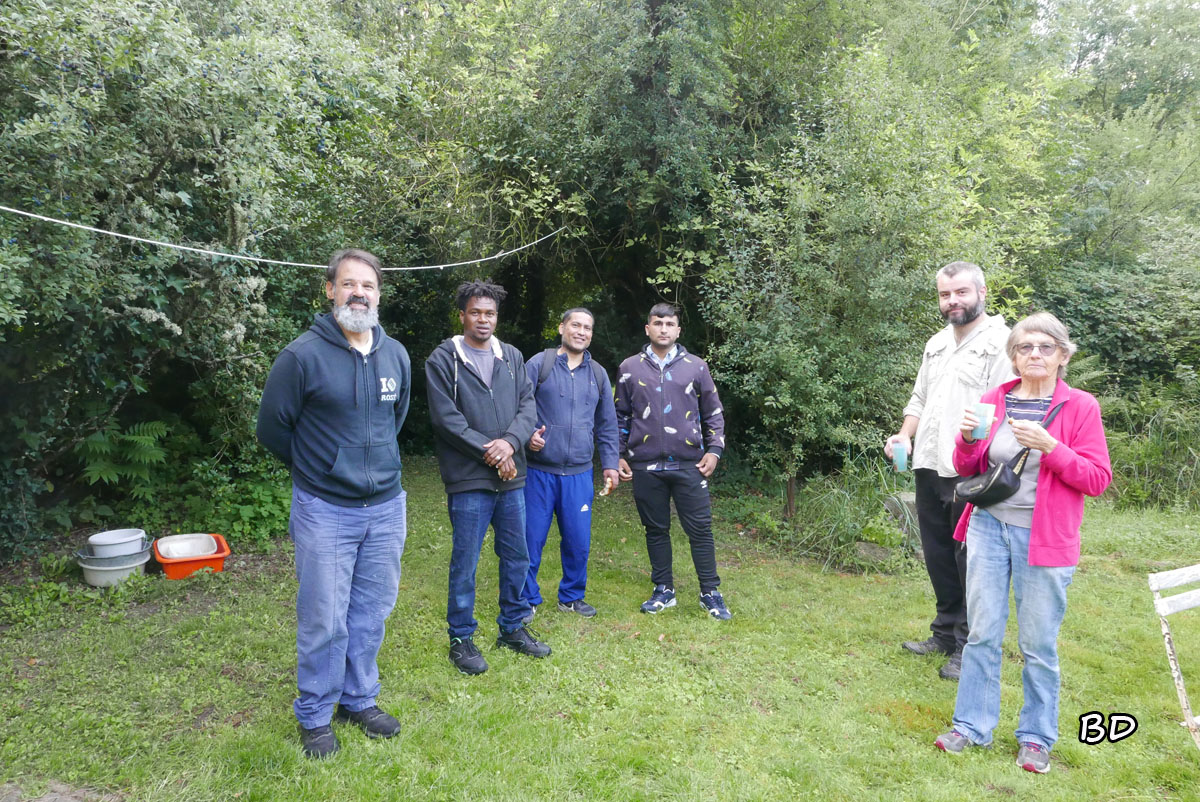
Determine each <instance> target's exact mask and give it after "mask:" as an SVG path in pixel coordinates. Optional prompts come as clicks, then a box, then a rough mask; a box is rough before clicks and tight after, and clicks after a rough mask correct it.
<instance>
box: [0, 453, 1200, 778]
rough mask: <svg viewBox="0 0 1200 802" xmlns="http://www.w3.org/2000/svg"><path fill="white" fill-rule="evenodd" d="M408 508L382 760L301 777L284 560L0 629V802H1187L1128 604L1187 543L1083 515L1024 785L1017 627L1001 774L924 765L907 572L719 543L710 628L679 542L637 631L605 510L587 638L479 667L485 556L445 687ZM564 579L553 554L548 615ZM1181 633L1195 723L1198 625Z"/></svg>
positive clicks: (1191, 621)
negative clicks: (671, 586) (1052, 695)
mask: <svg viewBox="0 0 1200 802" xmlns="http://www.w3.org/2000/svg"><path fill="white" fill-rule="evenodd" d="M406 486H407V487H408V490H409V538H408V544H407V547H406V549H405V554H404V563H403V565H404V576H403V578H402V580H401V584H400V600H399V602H398V604H397V607H396V611H395V612H394V613H393V615H392V617H391V619H390V622H389V629H388V634H387V639H386V641H385V642H384V646H383V651H382V653H381V655H380V664H381V669H382V673H383V683H384V690H383V694H382V696H381V698H380V704H381V706H383V707H384V708H386V709H388V710H389V711H391V712H393V713H394V714H396V715H397V717H398V718H400V720H401V722H402V723H403V724H404V731H403V732H402V733H401V735H400V736H398V737H396V738H394V739H392V740H389V741H384V742H375V741H368V740H367V739H366V738H365V737H363V735H362V734H361V733H360V732H358V731H357V730H354V729H351V728H348V727H340V728H339V729H338V736H339V738H340V739H341V741H342V751H341V752H340V753H339V754H338V755H337V756H336V757H335V758H333V759H332V760H328V761H324V762H314V761H309V760H306V759H305V758H304V757H302V756H301V753H300V748H299V742H298V738H297V734H296V726H295V720H294V719H293V717H292V713H291V700H292V698H293V695H294V691H295V688H294V684H295V679H294V676H295V651H294V649H295V639H294V638H295V622H294V608H293V603H294V592H295V584H294V579H293V576H292V573H291V559H290V545H289V544H288V543H287V541H286V539H283V540H280V541H279V548H278V551H277V552H276V553H274V554H269V555H238V554H236V553H235V554H234V556H233V557H232V558H230V560H229V561H228V562H227V565H226V571H225V573H223V574H215V575H209V576H199V577H195V578H192V579H189V580H185V581H178V582H169V581H167V580H165V579H163V578H162V577H161V575H156V576H150V577H145V578H144V579H142V580H140V581H136V582H134V583H132V584H131V585H130V586H129V587H128V588H125V589H123V590H121V591H119V592H118V593H116V594H113V593H107V594H100V593H97V594H94V595H95V596H96V597H97V598H91V597H90V596H86V595H85V592H84V591H82V590H76V589H72V590H70V592H69V593H66V594H63V593H61V592H60V593H59V597H58V598H53V593H52V592H50V591H46V592H45V593H42V594H41V595H30V596H28V597H26V598H25V600H24V601H20V602H19V603H14V604H16V606H13V605H10V608H9V609H10V610H16V611H17V612H21V611H24V613H25V615H24V621H25V623H20V624H18V625H16V626H11V627H8V628H4V627H3V625H2V624H0V630H2V631H0V656H2V659H0V799H7V798H8V797H7V796H6V793H7V794H9V795H10V796H13V797H14V798H18V799H19V798H20V796H19V795H18V794H17V792H16V790H15V787H14V786H19V787H20V789H21V792H22V793H23V794H24V795H25V796H26V797H29V798H33V797H36V796H38V795H39V794H42V793H45V792H46V790H47V788H48V787H51V786H50V784H51V783H55V784H62V785H65V786H67V787H70V788H74V789H81V790H82V789H91V791H92V792H96V793H109V794H115V795H117V798H121V799H130V800H135V799H137V800H143V799H144V800H166V799H183V800H233V799H236V800H266V799H271V800H325V799H346V800H377V799H378V800H393V799H397V800H399V799H416V800H541V799H545V800H571V799H578V800H593V799H612V800H679V799H683V800H686V799H696V800H715V799H721V800H775V799H778V800H790V799H796V798H811V799H828V800H842V799H845V800H855V802H858V800H864V799H868V800H875V799H878V800H896V799H917V800H955V802H959V800H966V799H969V800H988V799H1004V800H1007V799H1013V798H1023V797H1024V798H1033V799H1038V800H1051V799H1087V800H1133V799H1181V800H1184V799H1200V752H1198V751H1197V750H1196V748H1195V746H1194V745H1193V744H1192V741H1191V739H1190V738H1189V736H1188V734H1187V731H1186V730H1184V729H1183V728H1182V727H1180V726H1179V724H1178V722H1179V720H1180V711H1179V709H1178V703H1177V700H1176V696H1175V690H1174V687H1173V685H1172V683H1171V678H1170V675H1169V672H1168V669H1167V661H1166V655H1165V652H1164V650H1163V644H1162V639H1161V635H1160V633H1159V626H1158V620H1157V618H1156V617H1155V615H1154V613H1153V608H1152V605H1151V596H1150V592H1149V589H1148V588H1147V585H1146V574H1147V573H1148V572H1150V571H1155V570H1161V569H1163V568H1166V567H1175V566H1179V565H1185V564H1189V563H1194V562H1196V561H1198V560H1200V531H1198V530H1200V521H1198V520H1197V518H1196V517H1195V516H1185V515H1174V514H1167V513H1141V512H1139V513H1118V512H1115V511H1113V510H1111V509H1110V508H1109V507H1107V506H1106V505H1103V504H1095V505H1093V506H1091V507H1090V508H1089V510H1088V513H1087V515H1086V520H1085V529H1084V552H1085V556H1084V559H1083V561H1082V563H1081V565H1080V568H1079V570H1078V572H1077V573H1076V577H1075V581H1074V584H1073V585H1072V586H1071V589H1070V592H1069V599H1070V602H1069V607H1068V610H1067V618H1066V622H1065V624H1064V628H1063V633H1062V637H1061V639H1060V654H1061V659H1062V666H1063V689H1062V697H1061V711H1060V719H1059V722H1060V729H1061V733H1060V740H1059V743H1058V745H1057V746H1056V747H1055V749H1054V759H1053V769H1052V771H1051V773H1050V774H1049V775H1046V776H1035V775H1032V774H1028V773H1026V772H1024V771H1021V770H1020V769H1018V768H1017V767H1016V766H1015V765H1014V763H1013V759H1014V755H1015V752H1016V743H1015V741H1014V739H1013V735H1012V730H1013V728H1014V727H1015V724H1016V716H1017V712H1018V710H1019V706H1020V697H1021V681H1020V669H1021V662H1020V656H1019V653H1018V652H1017V649H1016V640H1015V632H1014V628H1015V623H1013V624H1012V625H1011V626H1010V629H1009V640H1008V641H1007V642H1006V649H1005V653H1006V660H1005V665H1004V674H1003V689H1002V719H1001V724H1000V727H999V728H998V730H997V732H996V744H995V748H994V749H992V750H991V751H981V750H976V751H975V752H974V753H970V754H964V755H962V756H950V755H944V754H942V753H941V752H939V751H937V750H936V749H935V748H934V747H933V745H932V742H933V739H934V737H935V736H936V735H937V734H938V733H940V732H942V731H943V730H944V729H946V728H947V725H948V722H949V720H950V715H951V713H952V710H953V706H954V693H955V687H956V686H955V685H954V684H953V683H950V682H947V681H944V680H940V679H938V677H937V669H938V667H939V665H940V662H939V661H938V660H936V659H933V658H919V657H915V656H912V655H908V654H906V653H904V652H902V651H901V649H900V647H899V642H900V641H901V640H905V639H908V638H919V637H924V634H925V633H927V631H928V630H927V625H928V621H929V618H930V617H931V614H932V609H933V596H932V591H931V590H930V588H929V585H928V580H927V579H926V578H925V576H924V572H923V569H922V568H921V567H920V566H917V565H916V564H914V565H913V566H912V567H911V568H910V570H908V571H906V572H904V573H902V574H900V575H880V574H875V575H851V574H838V573H826V572H821V571H820V570H819V569H818V568H815V567H814V566H812V565H811V564H807V563H796V562H791V561H788V560H786V559H782V558H780V557H779V556H777V555H775V554H772V553H769V552H768V551H767V550H765V549H761V548H757V547H755V546H754V545H753V544H751V543H750V542H747V541H746V540H744V539H742V538H741V537H740V536H739V535H738V534H737V533H736V532H735V531H734V530H733V528H732V527H729V526H724V525H719V526H718V531H717V540H718V558H719V559H720V561H721V566H720V568H721V575H722V578H723V586H722V589H723V590H724V591H725V594H726V599H727V601H728V602H729V605H730V608H731V610H732V611H733V614H734V617H733V620H732V621H729V622H725V623H720V622H716V621H712V620H709V619H708V618H707V617H706V616H705V615H704V614H703V612H702V611H701V609H700V607H699V604H698V603H697V600H696V594H697V592H698V589H697V587H696V584H695V573H694V571H693V570H692V568H691V564H690V559H689V557H688V552H687V545H686V539H685V538H684V537H683V536H682V534H681V533H680V532H679V531H678V527H676V529H675V532H676V535H677V538H676V559H675V567H676V581H677V583H678V585H677V590H678V592H679V594H680V604H679V606H678V607H676V608H675V609H671V610H668V611H666V612H664V613H662V614H660V615H658V616H653V617H652V616H647V615H643V614H641V613H639V612H638V605H639V604H640V602H641V601H643V600H644V599H645V598H646V596H647V593H648V591H649V590H650V582H649V578H648V577H649V568H648V564H647V561H646V557H645V544H644V540H643V537H642V534H641V530H640V527H639V526H638V522H637V514H636V512H635V510H634V507H633V503H632V500H631V498H630V495H629V492H628V490H627V489H625V488H622V489H621V490H620V491H619V493H618V494H617V495H616V496H614V497H610V498H607V499H597V503H596V523H595V531H594V538H593V549H592V561H591V575H590V582H589V589H588V600H589V601H590V602H592V603H593V604H594V605H595V606H596V607H597V608H598V609H599V611H600V614H599V615H598V616H597V617H596V618H594V619H591V620H583V619H580V618H578V617H575V616H572V615H568V614H565V613H559V612H557V611H556V610H553V609H551V608H552V606H553V605H550V604H548V605H546V606H544V607H543V610H542V612H539V614H538V617H537V620H536V622H535V624H534V628H535V629H536V630H537V631H538V632H539V633H540V634H541V636H542V637H543V638H544V639H545V640H546V641H547V642H549V643H550V644H551V645H552V646H553V648H554V654H553V655H551V656H550V657H549V658H548V659H546V660H544V661H536V660H533V659H530V658H527V657H522V656H520V655H516V654H514V653H512V652H508V651H501V650H496V649H494V648H493V647H492V644H493V642H494V639H495V635H496V625H495V615H496V559H495V556H494V555H493V554H492V552H491V550H490V545H487V544H485V547H484V558H483V559H482V561H481V566H480V571H479V592H478V598H477V604H476V615H477V617H478V618H479V620H480V630H479V632H478V634H477V642H478V643H479V644H480V646H481V648H482V649H483V651H484V655H485V657H487V659H488V661H489V663H490V664H491V669H490V670H489V671H488V672H487V673H486V674H483V675H481V676H478V677H466V676H463V675H461V674H459V673H458V672H457V671H455V670H454V669H453V667H452V666H451V664H450V663H449V661H448V660H447V658H446V646H447V642H446V635H445V618H444V616H445V608H446V568H447V564H448V561H449V554H450V530H449V523H448V521H447V518H446V511H445V501H444V498H445V497H444V495H443V492H442V489H441V485H440V483H439V482H438V481H437V476H436V470H435V468H434V466H433V464H432V462H430V461H428V460H422V459H410V460H408V462H407V466H406ZM551 537H552V541H551V542H552V543H554V542H556V540H555V538H556V535H553V534H552V536H551ZM489 540H490V538H489ZM235 549H236V546H235ZM557 572H558V557H557V553H556V550H554V549H552V548H548V549H547V554H546V562H545V565H544V568H543V576H544V577H545V578H546V580H547V581H546V582H545V584H546V585H548V586H549V587H550V588H553V586H554V583H555V582H556V581H557V576H558V573H557ZM70 582H71V584H72V585H73V586H74V585H78V584H79V580H74V579H73V580H70ZM551 592H552V591H551ZM47 594H49V595H50V598H47ZM14 598H15V597H14ZM30 611H33V612H34V613H36V618H37V621H36V622H35V623H32V624H30V623H28V621H29V619H30V618H31V617H34V616H31V615H30ZM1177 618H1178V619H1179V620H1178V622H1175V621H1173V622H1172V626H1173V627H1175V628H1176V645H1177V647H1178V649H1179V652H1180V659H1181V661H1183V664H1184V668H1185V671H1187V673H1186V675H1185V676H1186V678H1187V680H1188V681H1189V683H1190V689H1191V690H1192V692H1193V694H1194V695H1195V698H1196V702H1197V703H1198V704H1200V615H1191V616H1189V614H1188V613H1183V614H1181V615H1179V616H1177ZM1189 668H1190V671H1189V670H1188V669H1189ZM1094 710H1099V711H1103V712H1105V713H1111V712H1121V713H1128V714H1132V715H1133V716H1135V717H1136V718H1137V721H1138V729H1137V731H1136V732H1135V733H1134V734H1133V735H1132V736H1130V737H1128V738H1126V739H1124V740H1122V741H1120V742H1118V743H1104V744H1100V745H1097V746H1085V745H1083V744H1081V743H1080V742H1079V740H1078V737H1077V736H1078V720H1079V716H1080V715H1081V714H1084V713H1087V712H1089V711H1094ZM6 786H7V787H6ZM55 787H57V786H55Z"/></svg>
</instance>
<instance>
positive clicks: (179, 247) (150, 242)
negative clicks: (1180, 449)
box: [0, 206, 566, 270]
mask: <svg viewBox="0 0 1200 802" xmlns="http://www.w3.org/2000/svg"><path fill="white" fill-rule="evenodd" d="M0 211H3V212H10V213H12V214H19V215H23V216H25V217H32V218H33V219H34V220H42V221H44V222H47V223H56V224H57V225H60V226H69V227H70V228H79V229H82V230H84V231H91V232H93V233H96V234H107V235H108V236H110V237H119V238H120V239H127V240H132V241H134V242H144V243H146V244H147V245H158V246H161V247H163V248H175V249H176V250H179V251H191V252H192V253H202V254H204V255H206V256H224V257H225V258H226V259H241V260H243V261H247V262H260V263H262V264H267V265H284V266H287V267H315V268H319V269H321V270H324V269H325V268H326V267H327V265H313V264H308V263H307V262H284V261H281V260H279V259H263V258H262V257H259V256H242V255H240V254H236V253H222V252H221V251H210V250H207V249H205V248H192V247H190V246H187V245H176V244H175V243H173V242H162V241H161V240H156V239H144V238H142V237H135V236H133V235H131V234H120V233H118V232H116V231H106V230H105V229H103V228H94V227H92V226H85V225H83V224H82V223H72V222H70V221H69V220H59V219H58V218H56V217H46V216H45V215H42V214H34V213H33V212H26V211H22V210H21V209H13V208H11V207H8V206H0ZM565 229H566V226H561V227H560V228H558V229H557V230H555V231H551V232H550V233H549V234H547V235H546V236H544V237H540V238H539V239H535V240H534V241H533V242H529V243H526V244H524V245H522V246H520V247H518V248H513V249H512V250H510V251H501V252H500V253H498V254H496V255H495V256H483V257H480V258H479V259H469V260H467V261H465V262H450V263H448V264H444V265H415V266H412V267H385V268H383V269H384V270H442V269H444V268H447V267H462V266H464V265H474V264H479V263H480V262H490V261H492V260H494V259H502V258H504V257H505V256H510V255H512V254H514V253H516V252H517V251H523V250H525V249H526V248H532V247H533V246H534V245H537V244H538V243H539V242H542V241H543V240H547V239H550V238H551V237H553V236H554V235H555V234H558V233H560V232H562V231H563V230H565Z"/></svg>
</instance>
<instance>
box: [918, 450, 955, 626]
mask: <svg viewBox="0 0 1200 802" xmlns="http://www.w3.org/2000/svg"><path fill="white" fill-rule="evenodd" d="M913 473H914V474H915V476H916V480H917V523H918V524H919V525H920V527H921V550H922V551H923V552H924V553H925V570H926V571H928V572H929V581H930V583H932V584H933V596H934V598H935V599H936V601H937V615H935V616H934V618H933V622H932V623H931V624H930V625H929V629H930V630H931V631H932V632H933V637H935V638H937V640H938V641H940V642H941V643H943V644H946V645H947V646H949V645H954V646H956V647H958V648H960V649H961V648H962V646H963V644H965V643H966V642H967V591H966V587H967V549H966V544H964V543H959V542H958V541H956V540H955V539H954V527H955V526H957V525H958V519H959V517H960V516H961V515H962V512H963V508H964V507H965V506H966V505H965V504H955V503H954V486H955V485H956V484H958V482H959V479H958V477H950V478H946V477H942V476H938V472H937V471H932V470H929V469H927V468H919V469H917V470H915V471H914V472H913Z"/></svg>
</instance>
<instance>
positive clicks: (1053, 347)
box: [1017, 343, 1058, 356]
mask: <svg viewBox="0 0 1200 802" xmlns="http://www.w3.org/2000/svg"><path fill="white" fill-rule="evenodd" d="M1035 348H1036V349H1037V352H1038V353H1039V354H1041V355H1042V356H1050V355H1051V354H1053V353H1054V352H1055V351H1057V350H1058V343H1021V344H1020V345H1018V346H1017V353H1018V354H1020V355H1021V356H1029V355H1030V354H1032V353H1033V349H1035Z"/></svg>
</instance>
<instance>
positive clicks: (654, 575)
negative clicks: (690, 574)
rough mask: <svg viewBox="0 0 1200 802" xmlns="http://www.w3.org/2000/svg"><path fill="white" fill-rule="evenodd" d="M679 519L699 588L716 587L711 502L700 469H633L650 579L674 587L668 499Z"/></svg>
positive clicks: (634, 494) (705, 481) (634, 489)
mask: <svg viewBox="0 0 1200 802" xmlns="http://www.w3.org/2000/svg"><path fill="white" fill-rule="evenodd" d="M672 499H674V500H675V511H676V512H677V513H679V523H680V524H682V525H683V531H684V532H686V533H687V536H688V542H689V543H690V544H691V547H692V563H693V564H694V565H695V566H696V578H697V579H698V580H699V581H700V592H701V593H708V592H709V591H711V590H716V589H717V586H718V585H720V584H721V578H720V577H719V576H717V552H716V547H715V546H714V545H713V533H712V505H711V502H710V500H709V495H708V481H707V480H706V479H705V478H704V476H702V475H701V473H700V469H699V468H696V467H695V466H688V467H686V468H681V469H680V470H677V471H634V472H633V500H634V502H635V503H636V504H637V510H638V515H639V516H641V519H642V526H644V527H646V553H647V554H648V555H649V557H650V580H651V581H652V582H654V584H655V585H666V586H667V587H669V588H673V587H675V580H674V577H673V575H672V573H671V500H672Z"/></svg>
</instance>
